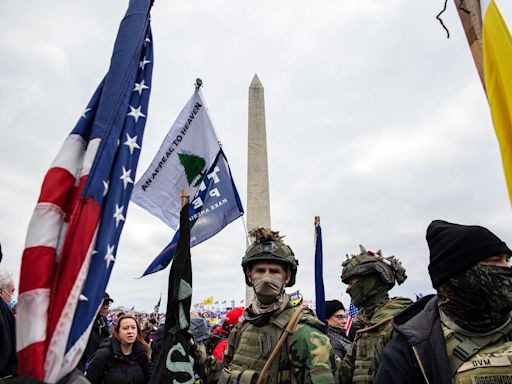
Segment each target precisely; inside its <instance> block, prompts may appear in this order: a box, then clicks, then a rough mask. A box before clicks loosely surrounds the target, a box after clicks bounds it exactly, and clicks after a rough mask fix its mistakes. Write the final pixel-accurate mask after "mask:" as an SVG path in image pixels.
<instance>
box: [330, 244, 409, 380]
mask: <svg viewBox="0 0 512 384" xmlns="http://www.w3.org/2000/svg"><path fill="white" fill-rule="evenodd" d="M360 248H361V252H360V254H358V255H352V256H351V257H347V260H346V261H345V262H344V263H343V271H342V274H341V280H342V281H343V283H345V284H348V288H347V293H348V294H349V295H350V297H351V299H352V303H353V304H354V305H355V306H356V307H358V308H359V312H358V314H357V317H356V318H355V320H354V322H353V324H352V327H355V328H356V336H355V338H354V341H353V343H352V347H351V348H350V350H349V351H348V352H347V354H346V355H345V358H344V359H343V361H342V362H341V366H340V367H339V374H340V381H341V383H342V384H344V383H362V384H370V383H373V381H374V379H375V375H376V374H377V369H378V367H379V364H380V358H381V355H382V351H383V350H384V347H385V345H386V344H387V343H388V342H389V341H390V340H391V338H392V337H393V327H392V325H391V320H392V319H393V316H394V315H395V314H397V313H398V312H400V311H401V310H403V309H404V308H406V307H407V306H409V305H410V304H412V301H411V300H410V299H407V298H403V297H393V298H389V295H388V291H389V290H390V289H391V288H393V286H394V285H395V281H396V282H398V284H401V283H403V282H404V281H405V279H406V278H407V276H406V275H405V269H404V268H403V267H402V265H401V263H400V262H399V261H398V260H397V259H396V258H395V257H394V256H391V257H388V258H384V257H382V254H381V251H380V250H379V251H377V252H372V251H367V250H366V249H365V248H364V247H363V246H360Z"/></svg>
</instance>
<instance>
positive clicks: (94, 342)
mask: <svg viewBox="0 0 512 384" xmlns="http://www.w3.org/2000/svg"><path fill="white" fill-rule="evenodd" d="M108 337H110V332H109V330H108V321H107V319H106V318H105V317H102V316H98V317H97V318H96V320H94V324H93V325H92V329H91V334H90V336H89V340H87V346H86V347H85V351H84V353H83V355H82V358H81V359H80V363H78V368H79V369H80V370H81V371H82V372H83V371H84V370H85V364H86V363H87V361H88V360H89V358H90V357H91V356H92V355H94V352H96V350H97V349H98V347H99V346H100V344H101V342H102V341H103V340H105V339H107V338H108Z"/></svg>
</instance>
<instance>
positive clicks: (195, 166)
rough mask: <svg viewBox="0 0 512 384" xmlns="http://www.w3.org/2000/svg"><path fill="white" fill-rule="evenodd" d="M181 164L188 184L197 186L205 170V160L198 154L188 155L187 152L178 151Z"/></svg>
mask: <svg viewBox="0 0 512 384" xmlns="http://www.w3.org/2000/svg"><path fill="white" fill-rule="evenodd" d="M178 157H179V159H180V163H181V165H183V168H184V169H185V175H187V181H188V184H189V185H192V186H193V187H194V188H195V187H198V186H199V184H201V181H203V177H204V174H205V172H206V161H205V160H204V159H203V158H202V157H199V156H196V155H189V154H187V153H178Z"/></svg>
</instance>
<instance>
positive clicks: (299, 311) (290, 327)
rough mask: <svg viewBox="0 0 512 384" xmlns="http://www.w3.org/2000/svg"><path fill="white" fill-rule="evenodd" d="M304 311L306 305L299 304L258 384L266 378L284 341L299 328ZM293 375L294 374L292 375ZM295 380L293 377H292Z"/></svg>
mask: <svg viewBox="0 0 512 384" xmlns="http://www.w3.org/2000/svg"><path fill="white" fill-rule="evenodd" d="M303 313H304V307H303V306H302V305H300V306H298V307H297V308H296V309H295V311H294V312H293V314H292V316H291V317H290V321H289V322H288V325H287V326H286V328H285V329H284V331H283V333H282V334H281V337H280V338H279V340H278V342H277V344H276V346H275V348H274V349H273V350H272V353H271V354H270V356H269V358H268V359H267V361H266V363H265V365H264V366H263V369H262V370H261V372H260V375H259V377H258V381H257V382H256V384H262V383H263V381H264V379H266V373H267V371H268V369H269V368H270V365H271V364H272V361H274V359H275V358H276V356H277V354H278V353H279V352H280V350H281V348H282V346H283V344H284V342H285V341H286V339H287V338H288V337H289V336H291V335H293V333H294V332H295V330H296V329H297V324H298V323H299V319H300V317H301V316H302V314H303ZM292 376H293V375H292ZM292 382H293V379H292Z"/></svg>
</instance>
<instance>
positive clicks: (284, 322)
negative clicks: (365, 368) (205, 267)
mask: <svg viewBox="0 0 512 384" xmlns="http://www.w3.org/2000/svg"><path fill="white" fill-rule="evenodd" d="M250 235H251V237H253V238H254V242H253V243H252V245H251V246H250V247H249V248H248V249H247V251H246V254H245V256H244V258H243V260H242V268H243V271H244V274H245V278H246V283H247V284H248V285H249V286H252V287H253V289H254V293H255V297H254V299H253V302H252V303H251V305H250V306H249V307H248V308H247V309H246V310H245V312H244V313H243V315H242V319H241V321H240V323H239V324H238V325H237V326H236V327H235V328H234V329H233V331H232V332H231V333H230V335H229V346H228V349H227V351H226V353H225V356H224V360H223V362H222V363H221V362H219V361H218V360H215V359H212V358H211V357H208V356H205V354H204V353H201V352H200V353H199V354H198V357H199V364H197V366H196V368H197V371H198V372H199V374H200V376H201V377H202V379H203V380H204V381H205V382H207V383H210V382H217V383H219V384H231V383H233V384H235V383H237V384H238V383H239V384H254V383H256V382H258V383H269V384H278V383H279V384H287V383H301V384H302V383H304V384H309V383H318V384H332V383H335V374H336V367H335V361H334V353H333V350H332V347H331V345H330V343H329V339H328V337H327V336H326V335H325V333H324V332H325V325H324V324H323V323H322V322H320V321H319V320H318V319H317V318H316V317H315V316H314V315H313V314H312V313H311V312H310V311H308V310H305V308H303V307H301V306H297V307H296V306H294V305H293V304H292V303H291V302H290V299H289V297H288V295H287V294H286V293H285V291H284V289H285V286H286V287H291V286H293V285H294V283H295V275H296V273H297V265H298V262H297V260H296V259H295V257H294V254H293V252H292V250H291V248H290V247H289V246H288V245H286V244H285V243H284V242H283V241H282V240H281V239H282V238H281V237H280V236H279V233H278V232H274V231H270V230H268V229H264V228H258V229H255V230H253V231H251V233H250ZM295 319H296V321H294V320H295ZM286 329H288V330H289V331H290V332H288V331H286ZM283 335H284V336H283ZM281 337H284V338H283V342H282V344H280V345H278V343H279V340H280V339H281ZM264 367H265V368H264Z"/></svg>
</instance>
